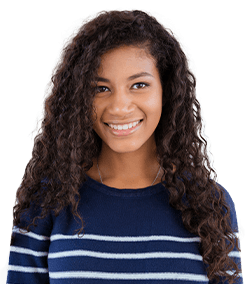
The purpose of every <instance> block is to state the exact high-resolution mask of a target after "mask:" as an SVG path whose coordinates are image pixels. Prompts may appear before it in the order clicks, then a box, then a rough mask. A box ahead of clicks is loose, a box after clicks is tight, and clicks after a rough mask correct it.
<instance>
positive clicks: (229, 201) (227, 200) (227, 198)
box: [216, 182, 238, 231]
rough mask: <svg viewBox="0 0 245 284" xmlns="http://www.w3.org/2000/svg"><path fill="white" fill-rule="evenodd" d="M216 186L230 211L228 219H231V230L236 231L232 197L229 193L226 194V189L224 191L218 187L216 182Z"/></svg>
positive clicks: (220, 186) (221, 187)
mask: <svg viewBox="0 0 245 284" xmlns="http://www.w3.org/2000/svg"><path fill="white" fill-rule="evenodd" d="M216 185H217V186H218V187H219V189H220V190H221V192H222V193H223V196H224V200H225V203H226V205H227V206H228V207H229V209H230V218H231V225H232V228H233V229H234V230H235V231H238V225H237V216H236V209H235V204H234V201H233V199H232V197H231V195H230V193H229V192H228V190H227V189H225V188H224V187H223V186H222V185H220V184H219V183H217V182H216Z"/></svg>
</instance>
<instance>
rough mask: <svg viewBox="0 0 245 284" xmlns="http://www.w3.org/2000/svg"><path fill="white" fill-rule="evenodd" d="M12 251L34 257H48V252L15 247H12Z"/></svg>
mask: <svg viewBox="0 0 245 284" xmlns="http://www.w3.org/2000/svg"><path fill="white" fill-rule="evenodd" d="M10 251H12V252H15V253H22V254H29V255H34V256H47V255H48V252H44V251H34V250H31V249H27V248H22V247H15V246H10Z"/></svg>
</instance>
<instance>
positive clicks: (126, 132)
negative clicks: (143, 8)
mask: <svg viewBox="0 0 245 284" xmlns="http://www.w3.org/2000/svg"><path fill="white" fill-rule="evenodd" d="M141 125H142V121H141V122H139V123H138V124H137V125H136V126H135V127H132V128H129V129H125V130H124V129H123V130H116V129H114V128H111V127H110V126H108V125H106V126H107V127H108V128H109V130H110V132H112V134H114V135H116V136H127V135H129V134H131V133H134V132H136V131H137V130H138V129H139V128H140V127H141Z"/></svg>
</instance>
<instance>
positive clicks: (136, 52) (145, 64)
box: [98, 46, 157, 76]
mask: <svg viewBox="0 0 245 284" xmlns="http://www.w3.org/2000/svg"><path fill="white" fill-rule="evenodd" d="M143 71H145V72H151V73H154V72H157V70H156V63H155V59H154V58H153V57H152V56H151V55H150V54H149V53H148V51H147V50H146V49H143V48H139V47H135V46H123V47H118V48H115V49H112V50H110V51H108V52H106V53H105V54H103V55H102V56H101V64H100V67H99V69H98V75H99V76H102V75H107V76H110V75H111V76H113V75H116V74H117V75H118V74H121V75H129V76H130V75H132V74H134V73H138V72H143Z"/></svg>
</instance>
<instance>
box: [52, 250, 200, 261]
mask: <svg viewBox="0 0 245 284" xmlns="http://www.w3.org/2000/svg"><path fill="white" fill-rule="evenodd" d="M73 256H75V257H77V256H89V257H97V258H110V259H147V258H186V259H194V260H200V261H202V260H203V259H202V256H201V255H197V254H193V253H176V252H147V253H106V252H95V251H88V250H71V251H63V252H55V253H49V256H48V258H62V257H73Z"/></svg>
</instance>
